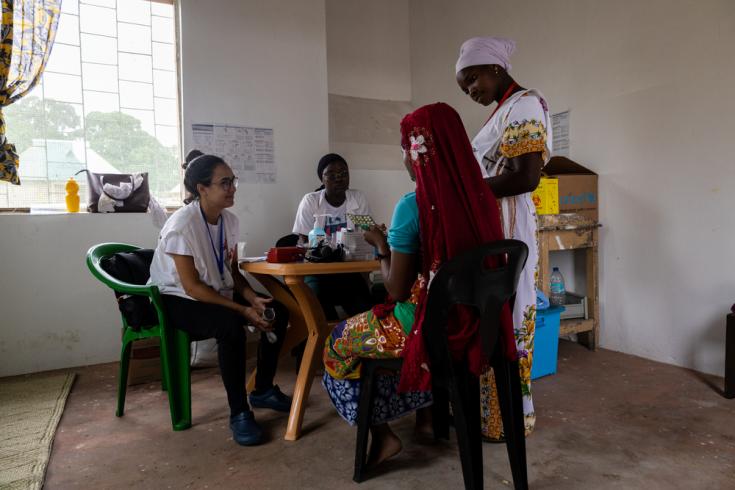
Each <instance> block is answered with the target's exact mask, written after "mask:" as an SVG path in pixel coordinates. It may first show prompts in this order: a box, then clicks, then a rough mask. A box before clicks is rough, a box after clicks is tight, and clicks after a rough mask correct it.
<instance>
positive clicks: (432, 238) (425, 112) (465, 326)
mask: <svg viewBox="0 0 735 490" xmlns="http://www.w3.org/2000/svg"><path fill="white" fill-rule="evenodd" d="M401 144H402V146H403V148H404V150H405V151H406V152H407V153H408V158H409V159H410V161H411V163H412V166H413V171H414V173H415V174H416V202H417V204H418V209H419V226H420V233H421V259H422V263H421V270H420V272H421V276H422V278H423V279H424V280H423V281H422V282H423V283H424V285H423V287H422V288H421V293H420V296H419V300H418V306H417V309H416V318H415V322H414V328H413V331H412V332H411V335H409V337H408V339H407V340H406V345H405V348H404V350H403V359H404V362H403V368H402V370H401V381H400V385H399V390H400V391H415V390H422V391H426V390H428V389H430V374H429V372H428V371H426V370H425V369H423V368H422V364H426V365H428V360H427V356H426V351H425V347H424V341H423V338H422V326H423V322H424V315H425V313H426V301H424V300H425V299H426V295H427V292H428V286H429V284H430V281H431V278H432V277H433V276H434V274H435V273H436V271H437V270H438V269H439V267H440V266H441V264H443V263H444V262H445V261H447V260H449V259H451V258H452V257H454V256H455V255H457V254H459V253H462V252H464V251H466V250H470V249H472V248H475V247H477V246H479V245H481V244H483V243H487V242H491V241H495V240H501V239H502V238H503V229H502V226H501V223H500V211H499V210H498V204H497V201H496V199H495V196H494V195H493V193H492V191H491V190H490V188H489V187H488V185H487V184H486V183H485V182H484V181H483V179H482V174H481V172H480V167H479V165H478V164H477V160H476V159H475V156H474V154H473V153H472V147H471V146H470V142H469V140H468V139H467V133H466V132H465V129H464V126H463V125H462V121H461V119H460V118H459V115H458V114H457V112H456V111H455V110H454V109H452V108H451V107H450V106H448V105H447V104H443V103H436V104H431V105H427V106H424V107H421V108H419V109H417V110H415V111H414V112H412V113H411V114H408V115H407V116H405V117H404V118H403V120H402V121H401ZM453 313H454V314H453V315H452V316H451V317H450V319H449V324H448V335H449V350H450V352H451V354H452V357H453V358H454V359H456V360H459V359H467V360H468V363H469V368H470V370H471V372H472V373H474V374H475V375H478V376H479V375H480V374H481V373H482V371H483V369H484V368H485V366H486V364H487V359H485V358H484V356H483V352H482V347H481V343H480V339H479V332H478V326H479V317H478V315H477V313H476V312H475V311H474V310H473V309H472V308H469V307H465V306H458V307H456V308H455V309H454V310H453ZM501 327H502V328H501V333H500V341H501V342H502V343H503V348H504V352H505V354H506V355H507V356H509V357H511V358H515V357H516V347H515V341H514V337H513V320H512V317H511V314H510V309H509V308H508V306H507V305H506V307H505V308H504V309H503V312H502V318H501Z"/></svg>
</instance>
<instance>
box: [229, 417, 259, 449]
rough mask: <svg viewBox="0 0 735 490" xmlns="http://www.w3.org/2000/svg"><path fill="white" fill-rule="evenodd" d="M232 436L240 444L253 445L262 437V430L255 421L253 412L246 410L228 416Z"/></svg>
mask: <svg viewBox="0 0 735 490" xmlns="http://www.w3.org/2000/svg"><path fill="white" fill-rule="evenodd" d="M230 429H231V430H232V438H233V439H234V440H235V442H236V443H238V444H239V445H241V446H255V445H258V444H260V441H261V439H262V438H263V430H262V429H261V428H260V426H259V425H258V423H257V422H256V421H255V417H254V416H253V412H251V411H250V410H246V411H244V412H240V413H238V414H237V415H234V416H232V417H230Z"/></svg>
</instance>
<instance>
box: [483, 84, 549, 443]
mask: <svg viewBox="0 0 735 490" xmlns="http://www.w3.org/2000/svg"><path fill="white" fill-rule="evenodd" d="M550 122H551V121H550V118H549V110H548V106H547V104H546V100H545V99H544V97H543V95H542V94H541V93H540V92H538V91H537V90H526V91H521V92H519V93H517V94H514V95H513V96H512V97H510V98H509V99H508V101H507V102H505V103H504V104H503V105H502V106H500V107H499V108H498V110H497V111H496V112H495V113H494V114H493V116H492V117H491V118H490V119H489V120H488V122H487V123H486V124H485V126H484V127H483V128H482V129H481V130H480V132H479V133H478V134H477V136H476V137H475V138H474V140H473V141H472V145H473V147H474V149H475V157H476V159H477V161H478V163H479V164H480V166H481V167H482V168H483V171H484V173H485V175H486V176H487V177H494V176H496V175H502V174H503V173H506V172H508V171H509V170H510V168H509V166H512V162H511V159H512V158H515V157H517V156H519V155H524V154H526V153H532V152H540V153H541V158H542V160H543V162H544V164H546V162H548V159H549V156H550V153H551V150H552V148H551V146H552V145H551V142H552V141H553V136H552V134H551V131H552V128H551V124H550ZM499 203H500V210H501V215H502V218H503V232H504V233H505V236H507V237H509V238H514V239H516V240H522V241H523V242H524V243H526V245H528V259H527V260H526V266H525V267H524V268H523V271H522V273H521V277H520V279H519V281H518V288H517V289H516V300H515V305H514V309H513V332H514V336H515V341H516V350H517V351H518V364H519V368H520V373H519V374H520V378H521V393H522V396H523V415H524V423H525V429H526V434H527V435H528V434H530V433H531V432H532V431H533V428H534V426H535V424H536V412H535V410H534V406H533V397H532V391H531V366H532V364H533V343H534V337H535V330H536V279H537V265H538V240H537V236H536V235H537V231H536V229H537V227H536V208H535V206H534V205H533V202H532V201H531V194H530V193H526V194H521V195H517V196H509V197H504V198H502V199H500V200H499ZM480 387H481V388H480V405H481V409H482V414H481V416H482V419H481V420H482V423H481V429H482V435H483V436H484V437H485V438H486V439H489V440H494V441H498V440H502V439H503V437H504V436H503V423H502V419H501V417H500V406H499V405H498V399H497V389H496V384H495V376H494V373H493V371H492V369H489V370H488V371H486V372H485V373H484V374H483V375H482V377H481V378H480Z"/></svg>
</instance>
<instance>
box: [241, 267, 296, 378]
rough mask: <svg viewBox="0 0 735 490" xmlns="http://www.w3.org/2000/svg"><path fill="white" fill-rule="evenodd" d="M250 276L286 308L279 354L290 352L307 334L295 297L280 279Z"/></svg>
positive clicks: (262, 275)
mask: <svg viewBox="0 0 735 490" xmlns="http://www.w3.org/2000/svg"><path fill="white" fill-rule="evenodd" d="M252 276H253V277H254V278H255V279H256V280H257V281H258V282H259V283H260V284H262V285H263V287H265V288H266V289H267V290H268V292H269V293H270V295H271V296H273V299H275V300H276V301H278V302H279V303H281V304H282V305H283V306H285V307H286V309H287V310H288V323H289V325H290V327H289V329H288V330H287V331H286V338H285V339H284V341H283V345H282V346H281V353H280V356H281V357H283V356H284V355H285V354H287V353H289V352H291V349H293V348H294V347H296V346H297V345H298V344H300V343H301V342H302V341H303V340H304V339H305V338H306V337H307V335H308V331H307V328H306V322H305V321H304V316H303V315H302V314H301V308H300V307H299V304H298V302H297V301H296V298H294V297H293V295H292V294H291V293H290V292H289V290H288V287H287V286H286V285H285V284H283V283H282V282H281V281H279V280H278V279H276V278H275V277H273V276H270V275H268V274H252ZM256 371H257V368H256V369H254V370H253V372H252V373H251V374H250V377H249V378H248V382H247V385H246V389H247V390H248V391H249V392H250V391H253V390H254V389H255V373H256Z"/></svg>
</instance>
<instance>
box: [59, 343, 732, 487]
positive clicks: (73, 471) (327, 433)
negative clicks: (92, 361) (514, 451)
mask: <svg viewBox="0 0 735 490" xmlns="http://www.w3.org/2000/svg"><path fill="white" fill-rule="evenodd" d="M116 367H117V365H116V364H104V365H97V366H90V367H86V368H80V369H77V370H75V371H76V372H77V373H78V375H79V376H78V378H77V380H76V382H75V385H74V387H73V389H72V392H71V395H70V396H69V400H68V402H67V405H66V410H65V412H64V415H63V418H62V419H61V423H60V425H59V430H58V432H57V435H56V440H55V442H54V447H53V452H52V455H51V461H50V464H49V467H48V472H47V475H46V488H49V489H55V488H85V489H86V488H136V489H138V488H156V489H158V488H176V489H178V488H218V489H224V488H258V489H267V488H318V489H325V488H360V489H365V490H367V489H372V488H421V489H422V490H428V489H434V488H436V489H447V488H461V487H462V473H461V469H460V464H459V457H458V452H457V447H456V442H455V439H454V435H452V442H451V443H440V444H436V445H432V446H422V445H419V444H417V443H416V442H414V441H412V439H411V429H412V420H411V417H408V418H407V419H406V420H403V421H401V422H398V423H396V424H395V427H396V432H397V433H398V434H399V436H401V438H402V439H403V441H404V450H403V452H402V453H401V454H400V455H398V457H396V458H395V459H393V460H391V461H390V462H388V463H386V465H385V468H384V469H383V470H382V471H381V473H380V474H379V475H376V476H375V477H373V478H372V479H370V480H368V481H366V482H364V483H362V484H360V485H358V484H355V483H353V482H352V464H353V455H354V441H355V431H354V429H353V428H351V427H349V426H348V425H347V424H346V423H344V422H343V421H342V420H341V419H340V418H339V417H338V416H337V415H336V413H335V412H334V410H333V409H332V407H331V405H330V403H329V401H328V399H327V396H326V394H325V392H324V390H323V388H322V387H321V385H320V384H319V383H318V382H315V385H314V388H313V390H312V396H311V398H310V404H309V408H308V410H307V412H306V417H305V434H304V436H303V437H302V439H300V440H299V441H296V442H287V441H285V440H283V434H284V431H285V425H286V416H285V415H283V414H276V413H273V412H268V411H263V410H258V411H256V417H257V419H258V421H259V422H260V423H261V424H262V425H263V426H264V428H265V430H266V432H267V433H268V435H269V441H268V442H267V443H266V444H264V445H262V446H259V447H254V448H244V447H240V446H237V445H236V444H235V443H233V442H232V439H231V436H230V431H229V428H228V420H227V415H228V414H227V410H226V400H225V394H224V389H223V388H222V385H221V383H220V380H219V376H218V374H217V372H216V371H215V370H211V369H210V370H205V371H197V372H195V374H194V376H193V386H192V392H193V416H194V426H193V427H192V428H191V429H190V430H187V431H183V432H173V431H172V430H171V426H170V421H169V419H168V408H167V401H166V395H165V393H163V392H161V391H160V389H159V387H158V386H157V385H152V384H151V385H142V386H136V387H133V388H131V389H129V391H128V398H127V406H126V413H125V416H124V417H122V418H116V417H115V416H114V405H115V376H116ZM282 367H283V369H282V370H281V372H280V373H279V376H278V378H277V382H278V383H279V384H280V385H281V387H282V388H283V389H284V391H286V392H290V388H291V386H292V382H293V378H294V374H293V361H292V360H291V358H286V359H284V361H283V366H282ZM721 384H722V380H721V379H720V378H715V377H704V376H702V375H699V374H697V373H694V372H692V371H687V370H684V369H680V368H676V367H673V366H669V365H665V364H660V363H656V362H652V361H647V360H644V359H640V358H636V357H632V356H628V355H624V354H620V353H615V352H610V351H606V350H600V351H598V352H589V351H587V350H586V349H584V348H582V347H580V346H579V345H577V344H572V343H570V342H564V341H562V342H561V345H560V351H559V372H558V373H557V374H556V375H554V376H549V377H546V378H542V379H540V380H538V381H536V382H534V398H535V400H534V401H535V405H536V412H537V416H538V421H537V426H536V431H535V432H534V433H533V434H532V435H531V436H530V437H529V438H528V440H527V450H528V460H529V478H530V484H531V488H534V489H544V488H549V489H550V488H553V489H637V488H645V489H699V488H701V489H735V400H726V399H724V398H723V397H722V396H721V395H720V394H719V388H718V387H719V386H721ZM483 451H484V460H485V485H486V488H512V484H511V483H510V468H509V466H508V462H507V456H506V453H505V446H503V445H497V444H484V445H483Z"/></svg>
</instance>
